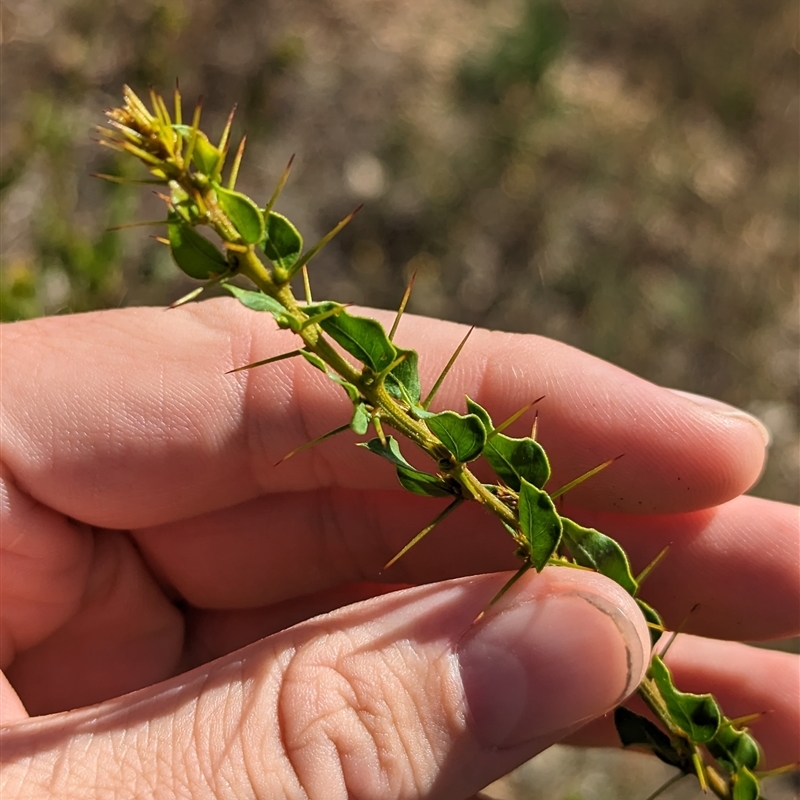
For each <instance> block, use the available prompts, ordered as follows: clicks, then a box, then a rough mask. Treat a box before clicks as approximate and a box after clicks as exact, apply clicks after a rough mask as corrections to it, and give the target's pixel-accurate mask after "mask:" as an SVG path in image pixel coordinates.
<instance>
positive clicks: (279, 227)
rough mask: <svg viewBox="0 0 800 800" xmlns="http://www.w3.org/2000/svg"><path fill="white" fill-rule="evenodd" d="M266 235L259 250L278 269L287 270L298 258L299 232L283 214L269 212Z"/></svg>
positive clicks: (301, 240)
mask: <svg viewBox="0 0 800 800" xmlns="http://www.w3.org/2000/svg"><path fill="white" fill-rule="evenodd" d="M266 228H267V230H266V234H265V236H264V240H263V241H262V242H261V249H262V250H263V251H264V254H265V255H266V257H267V258H268V259H269V260H270V261H272V263H273V264H277V265H278V266H279V267H283V268H284V269H289V268H291V266H292V265H293V264H294V262H295V261H297V259H298V258H300V253H301V252H302V250H303V237H302V236H301V235H300V231H298V230H297V228H295V226H294V225H293V224H292V223H291V222H289V220H288V219H286V217H284V216H283V214H276V213H275V212H274V211H270V212H269V216H268V217H267V223H266Z"/></svg>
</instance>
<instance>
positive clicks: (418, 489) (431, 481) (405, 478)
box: [397, 467, 455, 497]
mask: <svg viewBox="0 0 800 800" xmlns="http://www.w3.org/2000/svg"><path fill="white" fill-rule="evenodd" d="M397 479H398V480H399V481H400V485H401V486H402V487H403V488H404V489H407V490H408V491H409V492H413V493H414V494H421V495H424V496H425V497H453V496H454V495H455V492H454V491H453V490H452V489H451V488H450V487H449V486H448V485H447V484H446V483H445V482H444V481H443V480H442V479H441V478H437V477H436V476H435V475H429V474H428V473H427V472H419V471H418V470H415V469H408V467H398V468H397Z"/></svg>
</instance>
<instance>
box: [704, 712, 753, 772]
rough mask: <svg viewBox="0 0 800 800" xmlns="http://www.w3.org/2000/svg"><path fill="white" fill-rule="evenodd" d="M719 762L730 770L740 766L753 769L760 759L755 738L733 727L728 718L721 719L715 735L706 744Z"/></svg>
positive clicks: (734, 770) (740, 767)
mask: <svg viewBox="0 0 800 800" xmlns="http://www.w3.org/2000/svg"><path fill="white" fill-rule="evenodd" d="M706 747H707V748H708V752H709V753H711V755H712V756H714V758H715V759H716V760H717V761H719V763H720V764H721V765H722V766H724V767H725V768H726V769H727V770H729V771H730V772H736V771H737V770H740V769H742V768H744V769H749V770H754V769H756V768H757V767H758V762H759V761H760V760H761V752H760V750H759V748H758V744H757V742H756V740H755V739H754V738H753V737H752V736H751V735H750V734H749V733H748V732H747V731H746V730H739V729H738V728H735V727H734V726H733V725H732V724H731V722H730V720H723V722H722V725H720V726H719V730H718V731H717V734H716V736H715V737H714V738H713V739H712V740H711V741H710V742H708V743H707V744H706Z"/></svg>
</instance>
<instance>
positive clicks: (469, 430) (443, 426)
mask: <svg viewBox="0 0 800 800" xmlns="http://www.w3.org/2000/svg"><path fill="white" fill-rule="evenodd" d="M425 424H426V425H427V426H428V428H429V429H430V431H431V433H433V434H434V436H436V437H437V438H438V439H439V441H440V442H441V443H442V444H443V445H444V446H445V447H446V448H447V449H448V450H449V451H450V452H451V453H452V454H453V456H454V457H455V458H456V460H457V461H460V462H462V463H466V462H467V461H473V460H474V459H476V458H477V457H478V456H479V455H480V454H481V452H482V451H483V447H484V445H485V444H486V428H484V427H483V423H482V422H481V420H480V417H478V416H476V415H475V414H467V415H466V416H463V417H462V416H461V415H460V414H456V413H455V411H442V412H441V413H440V414H434V416H432V417H428V418H427V419H426V420H425Z"/></svg>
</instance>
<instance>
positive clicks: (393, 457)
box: [358, 436, 416, 472]
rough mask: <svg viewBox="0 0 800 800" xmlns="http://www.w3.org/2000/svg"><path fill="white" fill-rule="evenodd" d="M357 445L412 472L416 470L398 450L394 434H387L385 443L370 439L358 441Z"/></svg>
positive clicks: (398, 446)
mask: <svg viewBox="0 0 800 800" xmlns="http://www.w3.org/2000/svg"><path fill="white" fill-rule="evenodd" d="M358 447H364V448H366V449H367V450H369V451H370V452H371V453H375V455H378V456H381V458H385V459H386V460H387V461H391V462H392V464H394V465H395V466H396V467H404V468H406V469H410V470H411V471H412V472H416V470H415V469H414V467H412V466H411V464H409V463H408V461H406V460H405V458H403V454H402V453H401V452H400V445H399V444H398V443H397V439H395V438H394V436H387V437H386V444H383V442H381V440H380V439H370V440H369V441H368V442H359V443H358Z"/></svg>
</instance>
